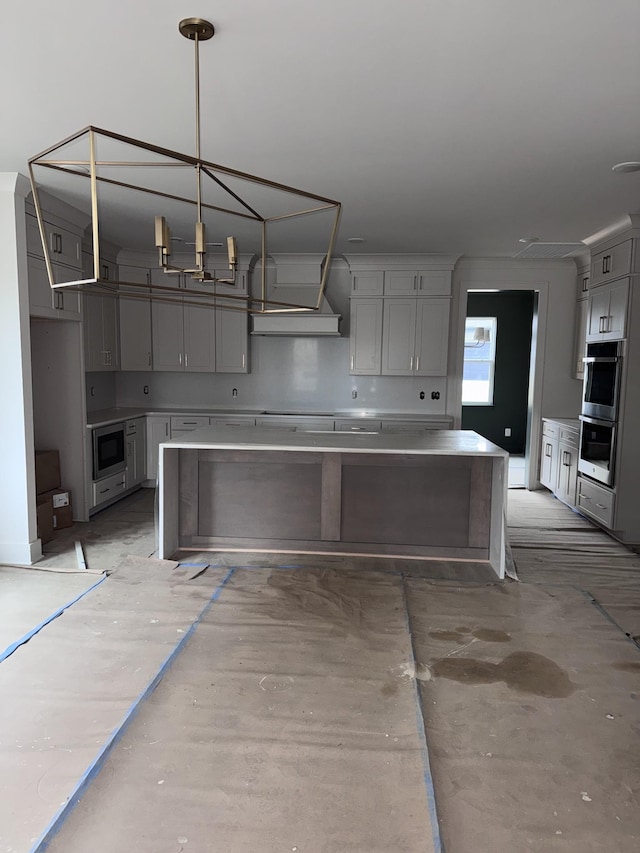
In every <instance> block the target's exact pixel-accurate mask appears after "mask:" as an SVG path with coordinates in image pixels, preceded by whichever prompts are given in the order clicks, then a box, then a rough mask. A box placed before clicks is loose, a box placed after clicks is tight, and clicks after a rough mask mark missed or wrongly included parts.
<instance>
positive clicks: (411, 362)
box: [409, 356, 413, 370]
mask: <svg viewBox="0 0 640 853" xmlns="http://www.w3.org/2000/svg"><path fill="white" fill-rule="evenodd" d="M409 370H413V356H411V358H410V359H409Z"/></svg>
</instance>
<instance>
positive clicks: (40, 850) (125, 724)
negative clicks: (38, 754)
mask: <svg viewBox="0 0 640 853" xmlns="http://www.w3.org/2000/svg"><path fill="white" fill-rule="evenodd" d="M234 572H235V568H230V569H229V571H228V572H227V573H226V575H225V576H224V577H223V578H222V580H221V581H220V583H219V584H218V586H217V587H216V588H215V590H214V592H213V595H212V596H211V598H210V599H209V601H208V602H207V603H206V604H205V606H204V607H203V609H202V610H201V611H200V614H199V615H198V616H197V617H196V619H195V621H194V622H193V623H192V624H191V627H190V628H189V630H188V631H186V633H185V634H184V635H183V636H182V637H181V639H180V641H179V642H178V643H177V644H176V645H175V646H174V648H173V650H172V651H171V652H170V654H169V655H168V656H167V657H166V658H165V660H164V661H163V663H162V664H161V666H160V669H159V670H158V672H157V673H156V675H155V677H154V678H153V679H152V680H151V681H150V682H149V684H148V685H147V686H146V687H145V689H144V690H143V691H142V693H141V694H140V695H139V696H138V698H137V699H136V700H135V701H134V702H133V704H132V705H131V707H130V708H129V710H128V711H127V712H126V714H125V715H124V717H123V719H122V720H121V722H120V723H119V724H118V725H117V726H116V728H115V729H114V730H113V731H112V732H111V734H110V735H109V737H108V738H107V741H106V742H105V744H104V745H103V746H102V749H101V750H100V752H99V753H98V755H97V756H96V758H95V759H94V760H93V761H92V763H91V764H90V765H89V767H88V768H87V769H86V771H85V773H84V775H83V776H82V778H81V779H80V781H79V782H78V784H77V785H76V787H75V788H74V790H73V793H72V794H71V796H70V797H69V799H68V800H67V802H66V803H65V804H64V805H63V806H62V807H61V808H60V809H59V810H58V812H57V813H56V815H55V816H54V817H53V819H52V820H51V822H50V824H49V826H48V827H47V828H46V829H45V831H44V832H43V833H42V835H41V836H40V838H39V840H38V841H37V842H36V844H35V845H34V846H33V847H32V848H31V851H30V853H44V851H45V850H46V849H47V848H48V847H49V845H50V844H51V842H52V841H53V839H54V837H55V836H56V835H57V833H58V832H59V831H60V830H61V829H62V827H63V825H64V822H65V821H66V819H67V818H68V817H69V815H70V814H71V812H72V811H73V810H74V809H75V807H76V806H77V805H78V803H79V802H80V800H81V799H82V796H83V794H84V793H85V791H86V790H87V788H88V787H89V785H90V784H91V782H92V781H93V780H94V779H95V777H96V776H97V775H98V773H99V772H100V771H101V770H102V767H103V766H104V763H105V761H106V760H107V758H108V757H109V755H110V754H111V751H112V750H113V748H114V747H115V746H116V745H117V744H118V742H119V741H120V740H121V739H122V737H123V735H124V733H125V732H126V730H127V729H128V728H129V726H130V724H131V723H132V722H133V719H134V718H135V716H136V714H137V713H138V711H139V710H140V706H141V705H142V703H143V702H144V701H145V700H146V699H148V698H149V696H151V694H152V693H153V691H154V690H155V689H156V687H157V686H158V684H159V683H160V681H161V680H162V678H163V677H164V675H165V673H166V672H167V670H168V669H169V668H170V666H171V665H172V663H173V662H174V660H175V659H176V658H177V656H178V655H179V654H180V652H181V651H182V649H183V648H184V646H185V644H186V643H187V642H188V641H189V639H190V637H191V636H192V635H193V632H194V631H195V630H196V628H197V627H198V625H199V624H200V622H201V621H202V619H203V618H204V617H205V616H206V614H207V613H208V612H209V610H210V609H211V608H212V607H213V605H214V603H215V602H216V601H217V600H218V599H219V598H220V593H221V592H222V590H223V588H224V587H225V586H226V585H227V583H228V582H229V581H230V580H231V578H232V576H233V574H234Z"/></svg>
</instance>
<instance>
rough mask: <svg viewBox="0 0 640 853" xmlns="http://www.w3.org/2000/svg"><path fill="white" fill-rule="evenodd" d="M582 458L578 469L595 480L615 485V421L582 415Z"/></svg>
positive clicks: (607, 484) (579, 460) (606, 484)
mask: <svg viewBox="0 0 640 853" xmlns="http://www.w3.org/2000/svg"><path fill="white" fill-rule="evenodd" d="M580 422H581V423H580V458H579V459H578V470H579V471H580V472H581V473H582V474H586V475H587V477H591V479H593V480H598V482H600V483H604V484H605V486H612V485H613V474H614V466H615V458H616V428H617V427H616V423H615V421H607V420H601V419H600V418H590V417H588V416H587V415H580Z"/></svg>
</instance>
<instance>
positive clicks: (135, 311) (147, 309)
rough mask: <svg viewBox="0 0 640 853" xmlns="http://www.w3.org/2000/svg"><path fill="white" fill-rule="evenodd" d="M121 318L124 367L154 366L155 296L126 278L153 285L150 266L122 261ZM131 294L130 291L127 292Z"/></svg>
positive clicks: (121, 357)
mask: <svg viewBox="0 0 640 853" xmlns="http://www.w3.org/2000/svg"><path fill="white" fill-rule="evenodd" d="M118 276H119V278H120V282H121V284H120V286H119V287H120V289H119V293H120V297H119V300H118V302H119V304H118V310H119V319H120V370H151V366H152V365H151V300H150V299H148V298H144V294H143V293H141V292H140V290H139V289H137V288H135V289H134V288H128V287H127V284H126V282H131V283H132V284H143V285H147V286H148V285H149V284H150V283H151V273H150V272H149V270H148V269H147V268H146V267H134V266H127V265H121V266H120V267H119V270H118ZM127 294H129V295H127Z"/></svg>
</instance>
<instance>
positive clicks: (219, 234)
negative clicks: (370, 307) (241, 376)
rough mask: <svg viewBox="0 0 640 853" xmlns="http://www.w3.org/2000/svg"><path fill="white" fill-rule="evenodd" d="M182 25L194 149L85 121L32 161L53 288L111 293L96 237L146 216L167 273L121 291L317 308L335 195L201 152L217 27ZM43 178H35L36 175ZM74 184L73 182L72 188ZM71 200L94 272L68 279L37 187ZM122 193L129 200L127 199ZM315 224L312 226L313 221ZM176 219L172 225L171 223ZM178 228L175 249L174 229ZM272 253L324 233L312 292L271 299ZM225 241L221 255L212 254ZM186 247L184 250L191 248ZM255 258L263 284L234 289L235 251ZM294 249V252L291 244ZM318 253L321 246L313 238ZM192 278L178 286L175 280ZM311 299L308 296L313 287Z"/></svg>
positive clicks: (244, 306)
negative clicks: (189, 46)
mask: <svg viewBox="0 0 640 853" xmlns="http://www.w3.org/2000/svg"><path fill="white" fill-rule="evenodd" d="M179 31H180V33H181V34H182V35H183V36H184V37H185V38H188V39H189V40H190V41H192V42H193V45H194V54H195V154H194V155H191V154H183V153H180V152H176V151H172V150H169V149H167V148H163V147H160V146H157V145H152V144H150V143H147V142H142V141H140V140H137V139H134V138H132V137H129V136H124V135H122V134H119V133H115V132H113V131H110V130H104V129H101V128H98V127H95V126H89V127H86V128H84V129H83V130H80V131H78V132H77V133H75V134H73V135H72V136H69V137H67V138H66V139H64V140H62V141H61V142H58V143H56V144H55V145H52V146H50V147H49V148H47V149H46V150H45V151H42V152H41V153H40V154H38V155H36V156H35V157H32V158H31V159H30V160H29V161H28V165H29V177H30V180H31V189H32V193H33V201H34V206H35V212H36V216H37V219H38V225H39V228H40V236H41V239H42V246H43V251H44V258H45V263H46V266H47V273H48V276H49V283H50V285H51V287H52V288H53V289H55V290H58V289H62V288H65V289H66V288H69V289H73V290H80V291H88V292H105V288H106V289H107V290H109V291H110V292H113V282H112V281H108V280H107V279H106V278H105V276H104V275H103V272H104V267H103V264H102V263H101V257H102V253H101V251H100V244H101V239H102V235H103V233H104V232H105V231H106V232H107V233H108V232H109V227H108V225H109V222H110V221H112V222H113V221H117V222H118V224H119V225H120V226H121V228H122V227H123V223H124V227H126V223H127V222H128V221H131V223H132V228H133V224H134V219H135V224H136V225H139V222H140V217H142V219H143V220H144V222H145V228H148V230H147V231H145V233H146V234H148V243H147V244H146V245H145V247H144V248H147V247H148V248H150V247H151V246H153V247H154V248H155V250H156V251H157V253H158V268H159V269H161V270H162V271H163V273H164V275H162V276H154V277H153V279H152V281H150V282H148V283H147V284H145V285H141V284H140V283H139V282H128V281H121V282H120V284H121V285H125V286H126V290H127V298H135V297H136V296H138V297H139V298H144V299H151V300H158V301H163V302H174V301H180V302H182V303H185V302H188V301H190V302H192V303H193V304H199V305H203V306H205V305H207V306H215V305H222V306H224V307H225V308H228V309H230V310H241V311H245V312H248V313H251V314H268V313H287V312H292V311H295V312H300V311H316V310H318V309H319V308H320V306H321V303H322V300H323V294H324V290H325V285H326V280H327V275H328V271H329V266H330V264H329V261H330V260H331V257H332V254H333V249H334V244H335V239H336V235H337V230H338V224H339V220H340V212H341V205H340V202H337V201H334V200H332V199H328V198H324V197H322V196H318V195H315V194H313V193H308V192H306V191H304V190H300V189H296V188H294V187H290V186H286V185H285V184H280V183H277V182H275V181H270V180H267V179H265V178H260V177H257V176H256V175H251V174H248V173H246V172H240V171H238V170H235V169H231V168H228V167H226V166H221V165H219V164H216V163H213V162H210V161H207V160H204V159H202V156H201V141H200V53H199V49H200V43H201V42H205V41H208V40H209V39H210V38H211V37H212V36H213V35H214V32H215V30H214V27H213V25H212V24H211V23H209V22H208V21H205V20H203V19H201V18H187V19H185V20H183V21H180V23H179ZM43 174H44V175H46V176H47V177H48V178H49V180H48V182H47V181H45V180H42V179H40V180H36V178H37V177H38V178H40V176H41V175H43ZM72 183H73V188H72V186H71V185H72ZM41 189H46V190H48V191H50V192H51V193H53V194H58V195H59V196H60V197H63V198H66V199H69V200H70V201H71V203H72V204H76V205H77V206H78V207H79V208H80V209H84V210H85V211H86V212H87V214H88V215H89V216H90V220H91V225H90V229H89V231H90V233H89V243H90V252H91V257H92V265H91V270H90V271H87V275H86V277H85V278H82V279H77V280H72V281H66V280H64V275H63V274H62V268H61V267H60V265H57V264H55V260H56V258H55V253H56V246H55V244H53V245H51V244H50V242H49V239H48V234H47V231H46V226H45V223H44V218H43V212H42V209H43V206H42V203H41V199H40V190H41ZM128 199H133V201H129V200H128ZM318 219H320V220H322V222H321V223H319V224H318V226H316V221H317V220H318ZM174 221H175V226H176V227H175V229H174ZM174 230H175V232H176V233H178V232H181V233H182V234H183V235H185V236H183V237H182V238H179V240H180V242H179V246H180V251H179V252H176V251H175V249H174V246H175V243H176V239H178V238H173V237H172V232H173V231H174ZM274 230H275V232H276V234H277V241H278V251H285V250H284V249H283V248H282V241H283V239H286V237H287V234H288V233H291V234H292V235H293V236H297V237H298V238H299V237H300V236H301V235H302V237H303V238H306V239H309V237H310V235H312V237H313V239H314V240H316V241H317V240H318V239H319V238H321V239H322V241H323V242H322V250H321V254H323V255H324V258H325V260H324V264H323V268H322V276H321V281H320V284H319V286H318V288H317V291H314V292H313V294H312V296H313V297H315V301H314V299H313V298H311V299H308V300H306V304H304V305H302V304H298V303H294V302H282V301H275V300H272V299H269V297H268V292H267V264H268V258H269V254H268V252H269V245H270V241H271V239H272V233H273V232H274ZM208 239H212V240H215V243H214V244H213V245H214V246H218V247H219V246H222V247H225V246H226V254H222V253H215V252H211V251H209V249H210V246H211V244H209V243H208V242H207V241H208ZM190 249H192V250H193V251H192V253H191V254H188V253H187V252H188V250H190ZM239 249H240V250H242V251H245V252H248V253H249V254H250V255H253V256H255V257H256V258H258V259H259V260H260V262H261V277H260V283H259V287H255V288H254V293H253V294H249V295H242V294H240V293H238V294H236V293H234V288H235V285H236V282H237V280H238V277H237V269H238V259H239V255H238V250H239ZM289 251H291V250H289ZM314 251H317V246H316V245H314ZM177 276H181V277H182V279H181V280H183V281H184V280H187V281H189V280H190V281H191V282H192V284H191V285H189V284H188V285H187V288H186V290H185V288H184V287H181V286H180V282H178V281H177V279H176V277H177ZM309 295H310V296H311V294H309Z"/></svg>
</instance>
